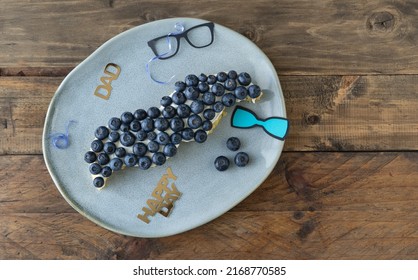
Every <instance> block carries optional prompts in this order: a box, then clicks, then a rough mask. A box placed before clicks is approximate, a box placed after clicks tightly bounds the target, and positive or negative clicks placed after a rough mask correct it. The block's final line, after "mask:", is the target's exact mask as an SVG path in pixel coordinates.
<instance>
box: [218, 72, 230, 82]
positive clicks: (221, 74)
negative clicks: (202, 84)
mask: <svg viewBox="0 0 418 280" xmlns="http://www.w3.org/2000/svg"><path fill="white" fill-rule="evenodd" d="M216 79H217V80H218V81H219V82H222V83H223V82H225V81H226V79H228V75H227V74H226V73H225V72H219V73H218V74H217V75H216Z"/></svg>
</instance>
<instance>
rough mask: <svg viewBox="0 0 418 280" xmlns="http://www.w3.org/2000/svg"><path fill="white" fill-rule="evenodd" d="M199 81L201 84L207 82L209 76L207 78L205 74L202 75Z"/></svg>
mask: <svg viewBox="0 0 418 280" xmlns="http://www.w3.org/2000/svg"><path fill="white" fill-rule="evenodd" d="M197 78H198V79H199V81H201V82H206V81H207V79H208V76H206V75H205V74H203V73H202V74H200V75H199V77H197Z"/></svg>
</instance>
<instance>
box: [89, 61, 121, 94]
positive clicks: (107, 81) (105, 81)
mask: <svg viewBox="0 0 418 280" xmlns="http://www.w3.org/2000/svg"><path fill="white" fill-rule="evenodd" d="M103 73H104V74H105V75H104V76H102V77H101V78H100V82H102V84H101V85H99V86H98V87H97V88H96V90H95V91H94V95H95V96H97V97H100V98H102V99H104V100H108V99H109V97H110V93H111V92H112V89H113V88H112V81H114V80H116V79H117V78H118V77H119V74H120V67H119V65H117V64H115V63H108V64H107V65H106V66H105V68H104V70H103Z"/></svg>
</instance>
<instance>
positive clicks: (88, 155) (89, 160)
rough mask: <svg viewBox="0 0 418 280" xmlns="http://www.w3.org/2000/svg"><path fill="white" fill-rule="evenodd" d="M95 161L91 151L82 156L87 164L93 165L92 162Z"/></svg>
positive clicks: (95, 157) (94, 154)
mask: <svg viewBox="0 0 418 280" xmlns="http://www.w3.org/2000/svg"><path fill="white" fill-rule="evenodd" d="M96 159H97V156H96V153H94V152H92V151H89V152H87V153H86V154H85V155H84V160H85V161H86V162H87V163H93V162H95V161H96Z"/></svg>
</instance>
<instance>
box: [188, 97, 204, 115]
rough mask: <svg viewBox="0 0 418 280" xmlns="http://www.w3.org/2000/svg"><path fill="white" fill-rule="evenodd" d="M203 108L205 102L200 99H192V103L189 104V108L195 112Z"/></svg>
mask: <svg viewBox="0 0 418 280" xmlns="http://www.w3.org/2000/svg"><path fill="white" fill-rule="evenodd" d="M204 108H205V104H203V101H201V100H194V101H193V102H192V104H190V110H191V111H192V112H193V113H195V114H200V113H202V112H203V109H204Z"/></svg>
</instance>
